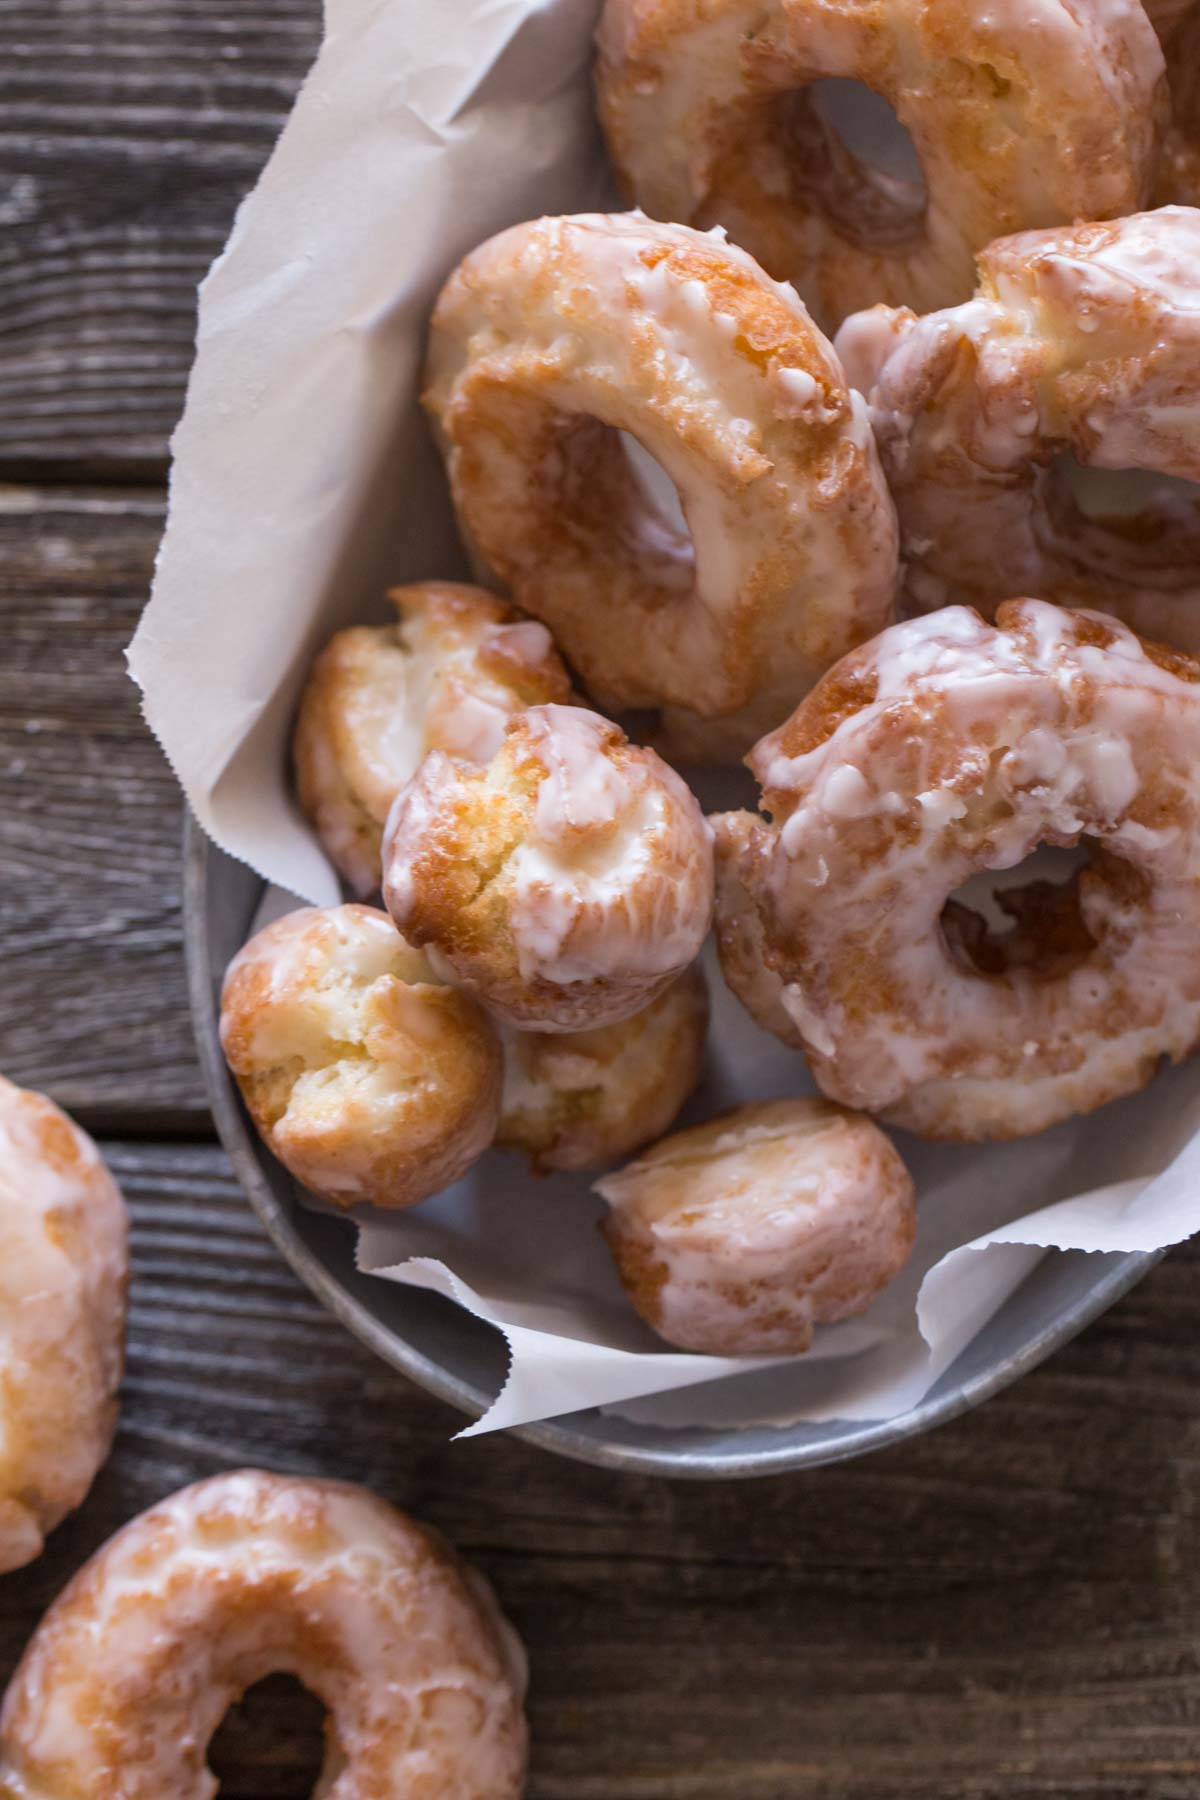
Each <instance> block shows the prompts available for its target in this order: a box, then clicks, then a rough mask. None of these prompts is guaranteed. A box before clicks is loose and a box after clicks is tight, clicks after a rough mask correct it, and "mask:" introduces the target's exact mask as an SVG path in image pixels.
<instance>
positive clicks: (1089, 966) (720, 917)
mask: <svg viewBox="0 0 1200 1800" xmlns="http://www.w3.org/2000/svg"><path fill="white" fill-rule="evenodd" d="M749 761H750V763H751V766H752V767H753V769H754V772H755V774H756V775H757V776H758V779H759V781H760V782H761V784H762V789H763V806H764V808H765V810H766V812H767V813H768V814H769V818H770V822H769V823H768V822H767V820H765V819H759V818H755V817H753V816H752V815H748V814H745V813H734V814H726V815H723V816H722V817H720V818H718V819H716V820H715V821H714V824H715V827H716V834H717V856H718V867H719V873H720V879H719V891H718V905H717V922H718V934H719V940H720V947H721V952H722V962H723V965H724V969H725V973H726V976H727V978H728V980H729V982H730V985H731V986H732V987H733V988H734V990H735V991H736V992H737V993H738V994H739V995H740V996H741V997H742V999H743V1000H744V1001H745V1002H746V1004H747V1005H748V1006H749V1007H751V1009H752V1010H753V1011H754V1012H755V1013H756V1015H757V1016H758V1017H759V1018H760V1019H761V1021H762V1022H763V1023H764V1024H765V1025H767V1026H768V1027H769V1028H773V1029H776V1030H777V1031H780V1032H781V1035H784V1036H786V1037H787V1038H789V1039H790V1041H793V1042H796V1043H799V1044H800V1045H802V1046H803V1048H804V1050H805V1051H806V1052H807V1054H808V1058H809V1062H810V1064H811V1066H812V1070H813V1073H814V1075H815V1076H816V1079H817V1081H818V1083H819V1084H820V1086H821V1088H822V1090H823V1091H824V1092H825V1093H826V1094H828V1095H829V1096H830V1098H831V1099H834V1100H838V1101H840V1102H842V1103H843V1104H844V1105H847V1106H855V1107H862V1108H864V1109H866V1110H867V1111H869V1112H874V1113H879V1114H881V1115H882V1116H883V1117H884V1118H885V1119H887V1120H889V1121H890V1122H892V1123H893V1124H897V1125H903V1126H906V1127H908V1128H910V1129H911V1130H914V1131H918V1132H921V1133H923V1134H924V1135H925V1136H928V1137H942V1138H959V1139H982V1138H1005V1137H1019V1136H1022V1135H1024V1134H1025V1133H1027V1132H1033V1131H1039V1130H1041V1129H1042V1128H1043V1127H1044V1126H1047V1125H1052V1124H1054V1123H1055V1122H1056V1121H1057V1120H1059V1119H1063V1118H1066V1117H1067V1116H1068V1115H1070V1114H1072V1113H1079V1112H1089V1111H1091V1110H1092V1109H1093V1108H1094V1107H1097V1106H1100V1105H1102V1104H1103V1103H1104V1102H1105V1101H1107V1100H1112V1099H1115V1098H1116V1097H1117V1096H1118V1095H1121V1094H1127V1093H1131V1092H1133V1091H1134V1090H1135V1089H1137V1088H1139V1087H1141V1086H1142V1085H1143V1083H1144V1082H1146V1081H1147V1080H1148V1079H1149V1077H1150V1076H1151V1075H1152V1074H1153V1073H1154V1071H1155V1069H1156V1068H1157V1067H1158V1065H1159V1064H1160V1062H1162V1061H1163V1060H1164V1059H1167V1058H1169V1059H1173V1060H1176V1061H1177V1060H1179V1059H1180V1058H1182V1057H1185V1056H1187V1055H1189V1054H1190V1053H1191V1052H1192V1051H1193V1049H1194V1048H1195V1047H1196V1044H1197V1040H1198V1038H1200V785H1198V783H1197V780H1196V770H1197V767H1200V663H1197V662H1195V661H1193V660H1192V659H1191V658H1189V657H1186V656H1183V655H1181V654H1180V653H1178V652H1176V651H1172V650H1168V649H1166V648H1163V647H1162V646H1158V645H1155V644H1150V643H1143V642H1142V641H1141V640H1139V639H1138V638H1137V637H1136V636H1135V635H1134V634H1133V633H1132V632H1131V631H1129V630H1128V629H1127V628H1126V627H1125V626H1123V625H1120V624H1119V623H1118V622H1117V621H1116V620H1114V619H1110V618H1105V617H1103V616H1102V615H1100V614H1099V613H1082V612H1072V611H1068V610H1066V609H1064V608H1060V607H1055V606H1049V605H1045V604H1043V603H1041V602H1038V601H1032V600H1018V601H1012V602H1009V603H1007V604H1005V605H1004V606H1002V607H1001V608H1000V610H999V613H998V615H997V622H996V624H995V625H988V624H986V623H985V622H984V621H983V620H982V619H981V618H980V617H979V615H978V614H977V613H974V612H971V611H969V610H968V609H967V608H966V607H949V608H947V609H945V610H944V611H942V612H938V613H934V614H931V615H930V616H929V617H928V618H921V619H914V620H911V621H909V622H908V623H907V624H902V625H896V626H893V627H892V628H891V629H890V630H889V631H886V632H884V633H883V634H882V635H881V636H880V637H879V638H878V639H877V640H876V641H875V642H874V643H873V644H869V645H866V646H865V647H864V648H863V649H861V650H858V651H855V652H853V653H852V654H851V655H850V656H848V657H846V658H845V659H844V660H843V661H842V662H841V663H839V664H838V666H837V667H836V668H835V669H832V670H831V671H830V673H829V674H828V675H827V676H826V677H825V679H824V680H823V681H822V682H821V683H820V684H819V685H818V686H817V687H816V688H815V689H814V690H813V692H812V694H811V695H810V696H809V697H808V699H807V700H805V701H804V702H803V703H802V704H801V705H800V707H798V708H797V710H796V712H795V713H794V714H793V716H792V718H791V719H790V720H789V721H788V723H787V724H786V725H785V726H783V727H782V729H781V730H779V731H777V732H774V733H773V734H772V735H771V736H770V737H768V738H766V739H764V740H763V742H762V743H761V744H759V745H757V746H756V748H755V749H754V751H753V752H752V754H751V756H750V758H749ZM1039 844H1052V845H1060V846H1072V845H1079V844H1083V845H1084V846H1085V847H1086V848H1087V849H1088V851H1089V859H1088V863H1087V866H1086V867H1085V868H1084V869H1083V871H1082V872H1079V871H1077V872H1076V874H1075V876H1074V878H1073V880H1072V881H1071V882H1069V883H1068V884H1067V885H1066V886H1065V887H1054V886H1050V885H1048V884H1046V883H1044V882H1041V881H1037V882H1027V883H1025V884H1021V885H1018V886H1016V887H1015V888H1014V889H1012V890H1010V891H1009V892H1008V893H1007V894H1002V895H1001V896H1000V903H1001V905H1002V906H1003V908H1004V910H1005V911H1006V912H1007V913H1008V915H1009V916H1010V917H1011V919H1012V920H1013V925H1012V929H1011V930H1010V931H1009V932H1007V933H1002V934H995V933H992V932H990V931H989V930H988V929H987V927H986V925H985V923H984V920H983V919H982V917H981V916H980V915H979V914H977V913H976V912H975V911H974V910H972V909H970V908H968V907H965V906H963V905H962V904H961V903H960V902H959V901H957V900H954V899H952V898H951V896H953V895H954V893H955V890H956V889H958V888H959V887H960V886H961V884H962V883H963V882H964V881H966V880H967V879H968V877H970V876H971V875H973V874H976V873H978V872H980V871H984V870H1000V869H1012V868H1015V867H1016V866H1017V865H1018V864H1019V863H1020V862H1022V860H1023V859H1024V858H1025V857H1026V856H1027V855H1028V854H1029V853H1030V852H1031V851H1032V850H1033V849H1034V848H1035V847H1036V846H1037V845H1039ZM781 1026H782V1029H781Z"/></svg>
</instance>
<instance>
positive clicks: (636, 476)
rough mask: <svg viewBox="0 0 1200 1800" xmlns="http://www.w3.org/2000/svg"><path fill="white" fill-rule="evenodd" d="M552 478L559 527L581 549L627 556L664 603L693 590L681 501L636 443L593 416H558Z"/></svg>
mask: <svg viewBox="0 0 1200 1800" xmlns="http://www.w3.org/2000/svg"><path fill="white" fill-rule="evenodd" d="M545 476H546V479H547V486H548V487H549V488H550V489H551V490H552V492H553V502H554V504H553V511H554V517H555V521H556V528H557V529H558V530H559V531H561V532H565V533H567V534H568V535H569V536H570V537H571V538H572V539H573V540H574V541H575V542H576V543H577V544H578V546H579V547H580V548H581V549H591V548H592V547H593V546H596V545H603V546H604V547H605V550H606V552H607V553H608V554H610V555H611V554H613V553H616V554H618V555H620V556H623V557H624V558H626V559H627V560H628V561H629V562H630V563H631V564H632V565H633V566H634V568H636V570H637V572H638V577H639V581H640V583H641V584H643V586H645V587H649V586H654V587H657V588H659V589H661V590H663V599H664V600H666V599H669V598H671V597H672V596H674V595H678V594H684V593H689V592H690V591H691V588H692V585H693V581H694V578H695V552H694V550H693V547H692V538H691V533H690V532H689V530H688V528H687V524H686V522H685V520H684V516H683V507H682V505H681V503H680V500H679V495H678V493H677V492H676V490H675V486H674V483H673V482H672V481H671V478H670V476H669V475H668V474H667V472H666V470H665V469H664V468H663V467H662V466H661V464H659V463H658V462H657V461H656V460H655V458H654V456H653V455H652V454H651V452H650V451H648V450H647V449H646V448H645V446H644V445H643V444H641V443H639V442H638V440H637V439H636V438H633V437H631V436H630V435H629V434H628V433H626V432H624V431H618V430H617V429H616V427H615V426H612V425H605V424H604V423H603V422H602V421H601V420H599V419H594V418H590V417H588V416H586V415H578V414H577V415H572V416H567V417H559V418H557V419H556V420H555V421H554V429H553V449H552V455H551V457H550V458H549V459H548V460H547V465H546V468H545Z"/></svg>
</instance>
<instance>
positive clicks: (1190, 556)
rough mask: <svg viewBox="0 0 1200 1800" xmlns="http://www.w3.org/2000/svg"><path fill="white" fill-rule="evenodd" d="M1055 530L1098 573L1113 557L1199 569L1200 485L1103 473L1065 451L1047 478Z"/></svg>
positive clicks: (1135, 473)
mask: <svg viewBox="0 0 1200 1800" xmlns="http://www.w3.org/2000/svg"><path fill="white" fill-rule="evenodd" d="M1044 498H1045V503H1046V507H1047V511H1048V513H1049V517H1050V520H1051V524H1052V527H1053V530H1054V534H1055V536H1056V537H1057V538H1059V539H1060V540H1063V541H1066V542H1068V543H1070V544H1071V547H1072V555H1073V556H1074V557H1075V558H1076V559H1077V560H1079V561H1082V562H1086V563H1089V564H1091V565H1092V566H1094V567H1096V568H1097V569H1098V570H1101V571H1103V570H1105V569H1110V568H1111V566H1112V559H1113V557H1114V556H1115V557H1117V558H1120V559H1123V558H1125V557H1126V556H1129V555H1130V554H1132V555H1134V556H1145V555H1147V554H1149V555H1151V556H1153V555H1154V552H1155V551H1156V550H1158V551H1160V552H1162V553H1164V554H1168V555H1169V557H1170V560H1171V561H1172V562H1178V561H1180V560H1183V561H1185V562H1186V563H1187V564H1188V565H1189V567H1191V568H1193V569H1194V566H1195V563H1196V562H1197V561H1198V560H1200V482H1195V481H1187V480H1185V479H1184V478H1183V477H1182V476H1179V475H1163V474H1160V473H1159V472H1158V471H1157V470H1155V469H1097V468H1092V467H1089V466H1088V465H1087V464H1085V463H1081V462H1080V461H1079V460H1078V458H1077V457H1076V456H1074V455H1073V454H1072V453H1071V451H1069V450H1063V451H1060V452H1059V454H1058V455H1057V456H1055V458H1054V459H1053V461H1052V462H1051V464H1050V466H1049V468H1048V470H1047V472H1046V478H1045V485H1044Z"/></svg>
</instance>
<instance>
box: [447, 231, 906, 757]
mask: <svg viewBox="0 0 1200 1800" xmlns="http://www.w3.org/2000/svg"><path fill="white" fill-rule="evenodd" d="M425 400H426V405H427V406H428V408H429V411H430V413H431V415H432V417H433V420H434V423H435V425H436V428H437V432H438V436H439V438H440V441H441V444H442V447H443V450H444V453H445V457H446V466H447V471H448V474H449V478H450V486H451V490H452V493H453V496H454V503H455V506H456V508H457V510H458V516H459V519H460V522H461V524H462V526H463V528H464V531H465V533H466V536H467V537H468V539H469V541H470V543H471V544H472V545H473V547H474V549H475V552H476V554H477V556H478V557H479V558H480V559H481V560H482V562H483V563H484V564H485V565H486V566H487V567H488V568H489V569H490V570H491V571H493V573H494V574H495V576H496V577H498V578H499V580H500V581H502V582H503V583H504V584H506V585H507V587H508V589H509V590H510V591H511V593H512V595H513V597H514V598H515V599H516V601H517V602H518V604H519V605H520V606H521V607H523V608H524V610H525V611H526V612H529V613H532V614H533V615H534V616H535V617H536V618H539V619H542V620H544V621H545V623H546V624H547V625H548V626H549V627H550V629H551V630H552V631H553V633H554V636H555V639H556V641H557V643H558V644H559V646H560V647H561V649H562V652H563V654H564V656H565V657H566V658H567V660H568V661H569V662H570V663H571V665H572V666H573V668H574V669H575V670H576V671H577V673H578V675H579V678H580V680H581V681H582V683H583V685H584V686H585V687H586V688H587V689H588V691H589V692H590V693H591V694H592V695H593V696H594V697H595V698H596V700H597V701H599V703H600V704H601V705H602V706H604V707H606V708H608V709H609V710H621V709H624V708H630V707H644V708H655V709H666V711H667V715H668V718H667V725H668V733H669V727H670V715H671V713H672V712H673V711H681V713H682V718H681V719H680V721H679V722H680V724H681V726H682V727H683V729H684V730H685V732H686V736H687V746H688V753H689V754H690V755H693V756H694V755H697V754H699V755H701V756H703V755H704V754H705V751H706V738H705V730H704V726H705V723H706V722H707V721H719V722H720V723H719V724H718V725H717V726H716V727H715V728H714V731H713V734H712V742H711V746H709V750H710V760H717V761H719V760H727V759H728V758H729V757H730V755H731V754H732V755H733V756H734V758H735V759H736V756H737V755H739V754H740V753H741V751H743V750H744V749H745V748H746V747H747V746H748V745H749V743H751V742H752V741H753V739H754V736H755V735H756V732H757V731H760V730H762V729H763V728H764V724H765V723H769V724H777V723H778V722H779V720H780V719H781V718H783V717H784V716H785V715H786V713H787V712H789V711H790V710H791V708H792V706H793V705H794V704H795V703H796V701H797V699H798V698H799V697H800V695H801V694H802V693H804V692H805V691H806V690H807V689H808V688H809V687H810V686H811V685H812V683H813V681H814V680H815V679H816V677H817V675H819V674H820V672H821V671H822V670H823V669H825V668H827V667H828V666H829V664H830V663H831V662H833V661H834V660H836V658H837V657H838V656H840V655H841V654H842V653H843V651H845V650H847V649H849V648H850V647H851V646H852V645H853V644H856V643H861V642H862V641H863V639H864V638H866V637H869V636H870V635H871V634H872V633H873V632H875V631H877V630H879V629H880V628H881V626H883V625H884V624H885V623H887V621H888V620H889V618H890V617H891V609H892V604H893V599H894V589H895V578H896V546H895V535H894V534H895V522H894V518H893V511H892V504H891V501H890V499H889V497H888V494H887V489H886V486H885V484H884V482H883V479H882V476H881V474H880V472H879V467H878V463H877V459H876V455H875V448H874V445H873V443H872V441H871V435H870V431H869V429H868V428H867V424H866V418H865V412H864V409H863V406H862V403H861V401H860V400H859V399H858V398H857V396H854V395H852V394H851V393H850V391H849V389H848V388H847V386H846V382H845V380H844V378H843V375H842V371H841V368H840V367H839V365H838V361H837V358H836V357H835V356H834V355H833V353H832V350H831V348H830V346H829V344H828V342H827V341H826V339H825V338H823V337H822V336H821V333H820V332H819V331H818V330H817V329H816V328H815V326H814V325H813V323H812V321H811V320H810V318H809V317H808V314H807V313H806V312H805V310H804V308H803V307H802V306H801V304H800V302H799V301H798V300H797V298H796V295H795V293H794V292H793V291H792V289H791V288H788V287H784V286H781V285H779V284H778V283H776V282H773V281H771V280H769V279H768V277H767V276H766V275H764V273H763V271H762V270H761V269H760V268H759V267H758V265H757V264H756V263H755V262H753V261H752V259H751V258H750V257H749V256H747V255H746V254H745V253H744V252H743V251H741V250H737V249H735V248H734V247H733V246H732V245H731V244H728V243H726V242H724V241H723V234H721V233H719V232H717V233H709V234H707V235H705V234H702V233H700V232H696V231H689V230H687V229H686V228H685V227H683V226H680V225H656V224H653V223H652V222H651V221H650V220H648V219H645V218H642V217H641V216H640V215H638V214H615V215H608V214H585V215H581V216H579V217H575V218H559V219H540V220H537V221H536V222H534V223H533V224H529V225H518V226H515V227H513V229H511V230H509V231H505V232H502V233H501V234H500V235H499V236H498V237H495V238H492V239H490V240H489V242H487V243H486V244H483V245H481V246H480V248H479V249H478V250H476V251H474V252H473V253H472V254H471V255H470V256H468V257H467V259H466V261H465V262H463V263H462V264H461V266H460V267H459V268H458V269H457V270H456V271H455V273H454V274H453V275H452V276H451V278H450V280H449V281H448V283H447V284H446V286H445V288H444V289H443V291H442V295H441V298H440V299H439V301H438V304H437V309H436V311H435V313H434V319H433V329H432V334H431V338H430V348H429V363H428V386H427V392H426V395H425ZM621 432H626V433H628V434H630V435H631V436H632V437H634V438H636V439H637V440H638V441H639V442H640V444H641V445H642V446H643V448H644V449H645V450H647V451H648V452H649V453H650V454H651V455H652V456H653V457H655V458H657V460H658V461H659V463H660V464H661V465H662V467H663V469H665V470H666V472H667V474H668V475H669V476H670V477H671V479H672V481H673V482H674V484H675V487H676V488H677V490H678V494H679V499H680V503H681V505H682V509H683V514H684V517H685V518H686V521H687V531H686V532H684V531H682V530H680V529H679V527H678V526H677V525H676V524H673V523H672V522H671V521H670V520H669V519H668V518H667V517H666V516H665V514H663V513H662V512H661V510H659V509H658V507H657V506H656V504H655V503H654V502H653V500H652V499H651V498H650V496H649V494H648V490H647V489H646V487H645V485H644V483H643V481H642V480H641V479H640V478H639V476H638V475H637V473H636V472H635V469H634V466H633V465H632V463H631V462H630V460H629V457H628V456H627V454H626V450H625V446H624V444H623V443H622V441H621V436H620V434H621ZM668 741H669V736H668Z"/></svg>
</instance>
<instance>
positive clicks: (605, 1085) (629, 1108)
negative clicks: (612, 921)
mask: <svg viewBox="0 0 1200 1800" xmlns="http://www.w3.org/2000/svg"><path fill="white" fill-rule="evenodd" d="M707 1031H708V989H707V987H706V986H705V981H704V976H703V975H702V974H701V972H700V967H699V965H698V964H693V965H692V967H691V968H690V969H688V970H687V971H686V972H685V973H684V974H682V975H681V976H680V977H679V980H678V981H675V982H673V983H672V984H671V986H670V987H669V988H666V989H664V991H663V992H662V993H661V994H660V995H659V996H658V998H657V1000H652V1001H651V1002H650V1005H649V1006H645V1007H643V1008H642V1010H641V1011H640V1012H636V1013H634V1014H633V1015H632V1017H631V1018H628V1019H622V1020H620V1021H619V1022H618V1023H617V1024H616V1025H600V1026H598V1027H597V1028H596V1029H595V1030H593V1031H573V1032H569V1033H567V1034H565V1035H564V1034H563V1033H561V1032H543V1031H512V1030H506V1031H504V1032H503V1034H502V1037H503V1042H504V1094H503V1098H502V1100H501V1103H500V1126H499V1130H498V1131H497V1133H496V1142H497V1144H498V1145H499V1147H500V1148H501V1149H502V1150H524V1151H525V1153H526V1154H527V1155H528V1157H529V1159H530V1161H531V1162H532V1164H533V1166H534V1168H535V1169H536V1170H538V1171H539V1172H541V1171H544V1170H548V1169H602V1168H604V1167H605V1165H606V1164H608V1163H612V1162H615V1161H616V1160H617V1159H618V1157H622V1156H630V1155H632V1153H633V1152H634V1151H635V1150H640V1149H641V1147H642V1145H643V1144H649V1143H651V1142H652V1141H653V1140H654V1139H655V1138H657V1137H661V1136H662V1134H663V1132H664V1131H669V1130H670V1128H671V1126H672V1125H673V1124H674V1123H675V1119H676V1117H677V1115H678V1113H679V1110H680V1108H681V1107H682V1105H683V1103H684V1101H685V1100H687V1099H688V1097H689V1095H690V1094H691V1093H692V1091H693V1089H694V1088H695V1086H696V1084H697V1082H698V1081H699V1079H700V1074H701V1071H702V1069H703V1067H704V1042H705V1037H706V1035H707Z"/></svg>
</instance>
